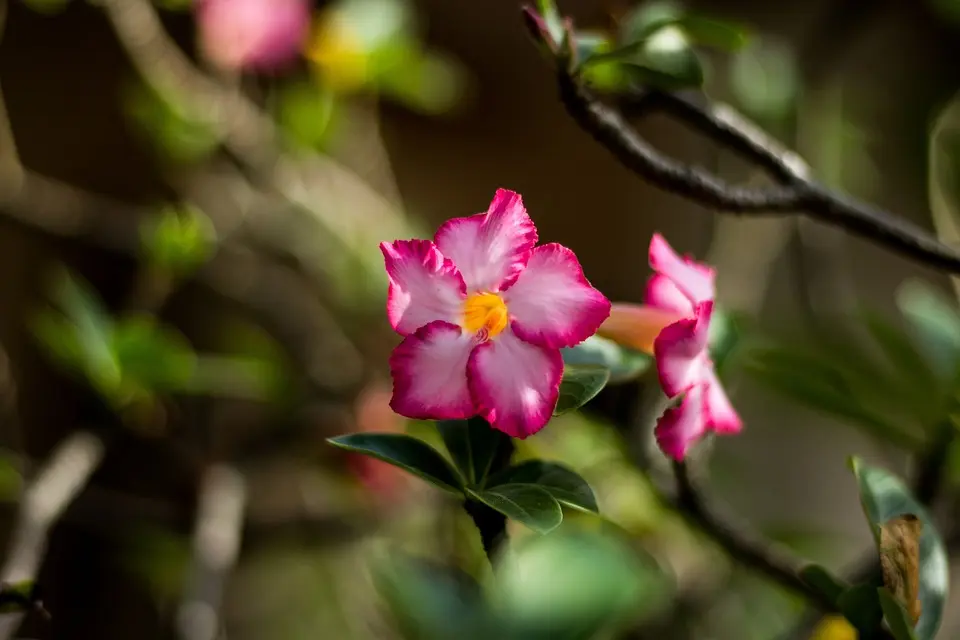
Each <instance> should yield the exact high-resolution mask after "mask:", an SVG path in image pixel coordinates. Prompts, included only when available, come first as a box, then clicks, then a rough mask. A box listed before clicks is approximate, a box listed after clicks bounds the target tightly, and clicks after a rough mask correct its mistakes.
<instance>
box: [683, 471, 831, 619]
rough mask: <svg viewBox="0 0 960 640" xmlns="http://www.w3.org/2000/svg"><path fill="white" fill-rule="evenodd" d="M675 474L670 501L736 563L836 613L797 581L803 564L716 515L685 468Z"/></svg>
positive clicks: (813, 590)
mask: <svg viewBox="0 0 960 640" xmlns="http://www.w3.org/2000/svg"><path fill="white" fill-rule="evenodd" d="M673 474H674V478H675V479H676V483H677V494H676V496H675V497H669V498H667V499H668V501H669V502H670V504H671V505H672V506H673V507H674V508H675V509H676V510H677V511H678V512H679V513H680V515H682V516H683V517H685V518H686V519H688V520H689V521H690V522H691V523H692V524H694V525H696V526H697V527H698V528H699V529H701V530H703V532H704V533H706V534H707V535H709V536H710V538H711V539H712V540H713V541H714V542H716V543H717V544H718V545H719V546H720V547H721V548H722V549H723V550H724V551H726V552H727V553H728V554H729V555H730V556H731V557H732V558H733V559H735V560H737V561H739V562H741V563H742V564H744V565H746V566H747V567H750V568H752V569H755V570H757V571H759V572H760V573H763V574H764V575H766V576H767V577H769V578H770V579H772V580H773V581H774V582H777V583H778V584H780V585H781V586H783V587H785V588H787V589H789V590H790V591H792V592H794V593H796V594H798V595H800V596H802V597H803V598H805V599H807V600H809V601H810V602H812V603H814V604H816V605H817V606H818V607H820V608H822V609H824V610H826V611H834V610H836V605H835V604H834V603H833V602H832V601H830V599H829V598H826V597H825V596H824V595H823V594H822V593H820V592H819V591H817V590H816V589H813V588H811V587H810V586H809V585H807V584H806V583H805V582H804V581H803V580H801V579H800V578H799V577H798V572H799V570H800V568H801V566H802V564H801V562H800V561H798V560H796V559H794V558H792V557H790V556H789V555H787V554H786V553H785V552H782V551H780V550H779V549H777V548H775V547H774V546H772V545H771V544H770V543H769V542H767V541H763V540H760V539H759V538H757V537H755V536H752V535H751V534H748V533H746V532H745V531H742V530H741V529H740V528H738V527H735V526H734V525H732V524H731V523H730V522H727V521H725V520H723V519H721V518H720V517H719V516H717V515H716V514H715V513H713V512H712V511H711V510H710V509H709V508H708V507H707V504H706V501H705V500H704V498H703V496H702V495H701V493H700V491H699V489H698V488H697V486H696V484H695V483H694V481H693V479H692V478H691V476H690V473H689V470H688V469H687V466H686V465H685V464H683V463H674V464H673Z"/></svg>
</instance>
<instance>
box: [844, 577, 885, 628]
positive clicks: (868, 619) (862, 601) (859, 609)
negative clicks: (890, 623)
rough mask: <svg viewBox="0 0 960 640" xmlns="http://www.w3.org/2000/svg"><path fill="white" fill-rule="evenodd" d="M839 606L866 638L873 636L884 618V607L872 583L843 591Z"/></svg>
mask: <svg viewBox="0 0 960 640" xmlns="http://www.w3.org/2000/svg"><path fill="white" fill-rule="evenodd" d="M837 606H838V607H839V609H840V612H841V613H842V614H843V615H844V617H845V618H846V619H847V620H848V621H849V622H850V624H852V625H853V626H854V627H855V628H856V629H857V631H858V632H860V633H861V634H863V636H864V637H866V638H872V637H873V636H874V635H875V634H876V631H877V628H878V627H879V626H880V623H881V621H882V620H883V609H882V608H881V607H880V600H879V598H878V597H877V589H876V587H875V586H874V585H871V584H860V585H857V586H855V587H851V588H849V589H847V590H846V591H844V592H843V594H842V595H841V596H840V597H839V598H838V599H837Z"/></svg>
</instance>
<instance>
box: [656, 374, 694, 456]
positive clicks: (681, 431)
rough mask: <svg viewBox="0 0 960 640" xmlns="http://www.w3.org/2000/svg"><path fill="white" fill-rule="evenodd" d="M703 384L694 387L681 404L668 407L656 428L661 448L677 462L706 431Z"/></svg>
mask: <svg viewBox="0 0 960 640" xmlns="http://www.w3.org/2000/svg"><path fill="white" fill-rule="evenodd" d="M703 396H704V389H703V385H697V386H694V387H692V388H691V389H690V390H689V391H688V392H687V393H686V394H685V395H684V396H683V399H682V400H681V401H680V404H679V405H677V406H675V407H671V408H669V409H667V410H666V411H665V412H664V414H663V415H662V416H660V419H659V420H657V426H656V428H655V429H654V431H653V432H654V436H655V437H656V439H657V444H658V445H659V446H660V450H661V451H663V452H664V453H665V454H666V455H667V456H669V457H670V458H673V459H674V460H676V461H677V462H682V461H683V459H684V458H685V457H686V456H687V453H688V452H689V450H690V448H691V447H692V446H693V444H694V443H696V442H697V440H699V439H700V438H701V437H703V435H704V433H706V424H705V423H704V420H703V418H704V416H703V404H704V398H703Z"/></svg>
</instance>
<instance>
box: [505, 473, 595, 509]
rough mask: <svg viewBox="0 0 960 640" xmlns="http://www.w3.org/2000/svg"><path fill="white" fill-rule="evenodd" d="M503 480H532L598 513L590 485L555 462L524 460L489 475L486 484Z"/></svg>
mask: <svg viewBox="0 0 960 640" xmlns="http://www.w3.org/2000/svg"><path fill="white" fill-rule="evenodd" d="M503 484H534V485H537V486H538V487H541V488H543V489H546V490H547V491H549V492H550V495H552V496H553V497H554V498H556V500H557V502H559V503H560V504H562V505H565V506H568V507H573V508H574V509H580V510H581V511H592V512H594V513H597V512H598V511H599V509H598V508H597V499H596V497H595V496H594V495H593V489H591V488H590V485H589V484H587V481H586V480H584V479H583V478H581V477H580V475H579V474H578V473H577V472H576V471H574V470H573V469H570V468H568V467H565V466H563V465H561V464H558V463H556V462H544V461H543V460H527V461H525V462H521V463H520V464H518V465H515V466H512V467H509V468H507V469H504V470H503V471H501V472H500V473H497V474H495V475H493V476H491V477H490V480H489V483H488V487H495V486H497V485H503Z"/></svg>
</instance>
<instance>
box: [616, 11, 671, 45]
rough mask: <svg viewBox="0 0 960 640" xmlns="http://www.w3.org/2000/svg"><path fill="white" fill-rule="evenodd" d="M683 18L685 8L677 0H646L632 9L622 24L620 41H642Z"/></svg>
mask: <svg viewBox="0 0 960 640" xmlns="http://www.w3.org/2000/svg"><path fill="white" fill-rule="evenodd" d="M682 18H683V8H682V7H681V6H680V5H679V4H677V3H675V2H669V1H665V2H645V3H643V4H641V5H639V6H638V7H637V8H636V9H634V10H633V11H631V12H630V13H629V14H627V16H626V17H625V18H624V20H623V22H622V23H621V25H620V38H619V41H620V42H623V43H634V42H642V41H643V40H646V39H647V38H648V37H649V36H650V35H652V34H653V33H654V32H656V31H657V30H659V29H660V28H662V27H664V26H666V25H669V24H673V23H676V22H677V21H679V20H681V19H682Z"/></svg>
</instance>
